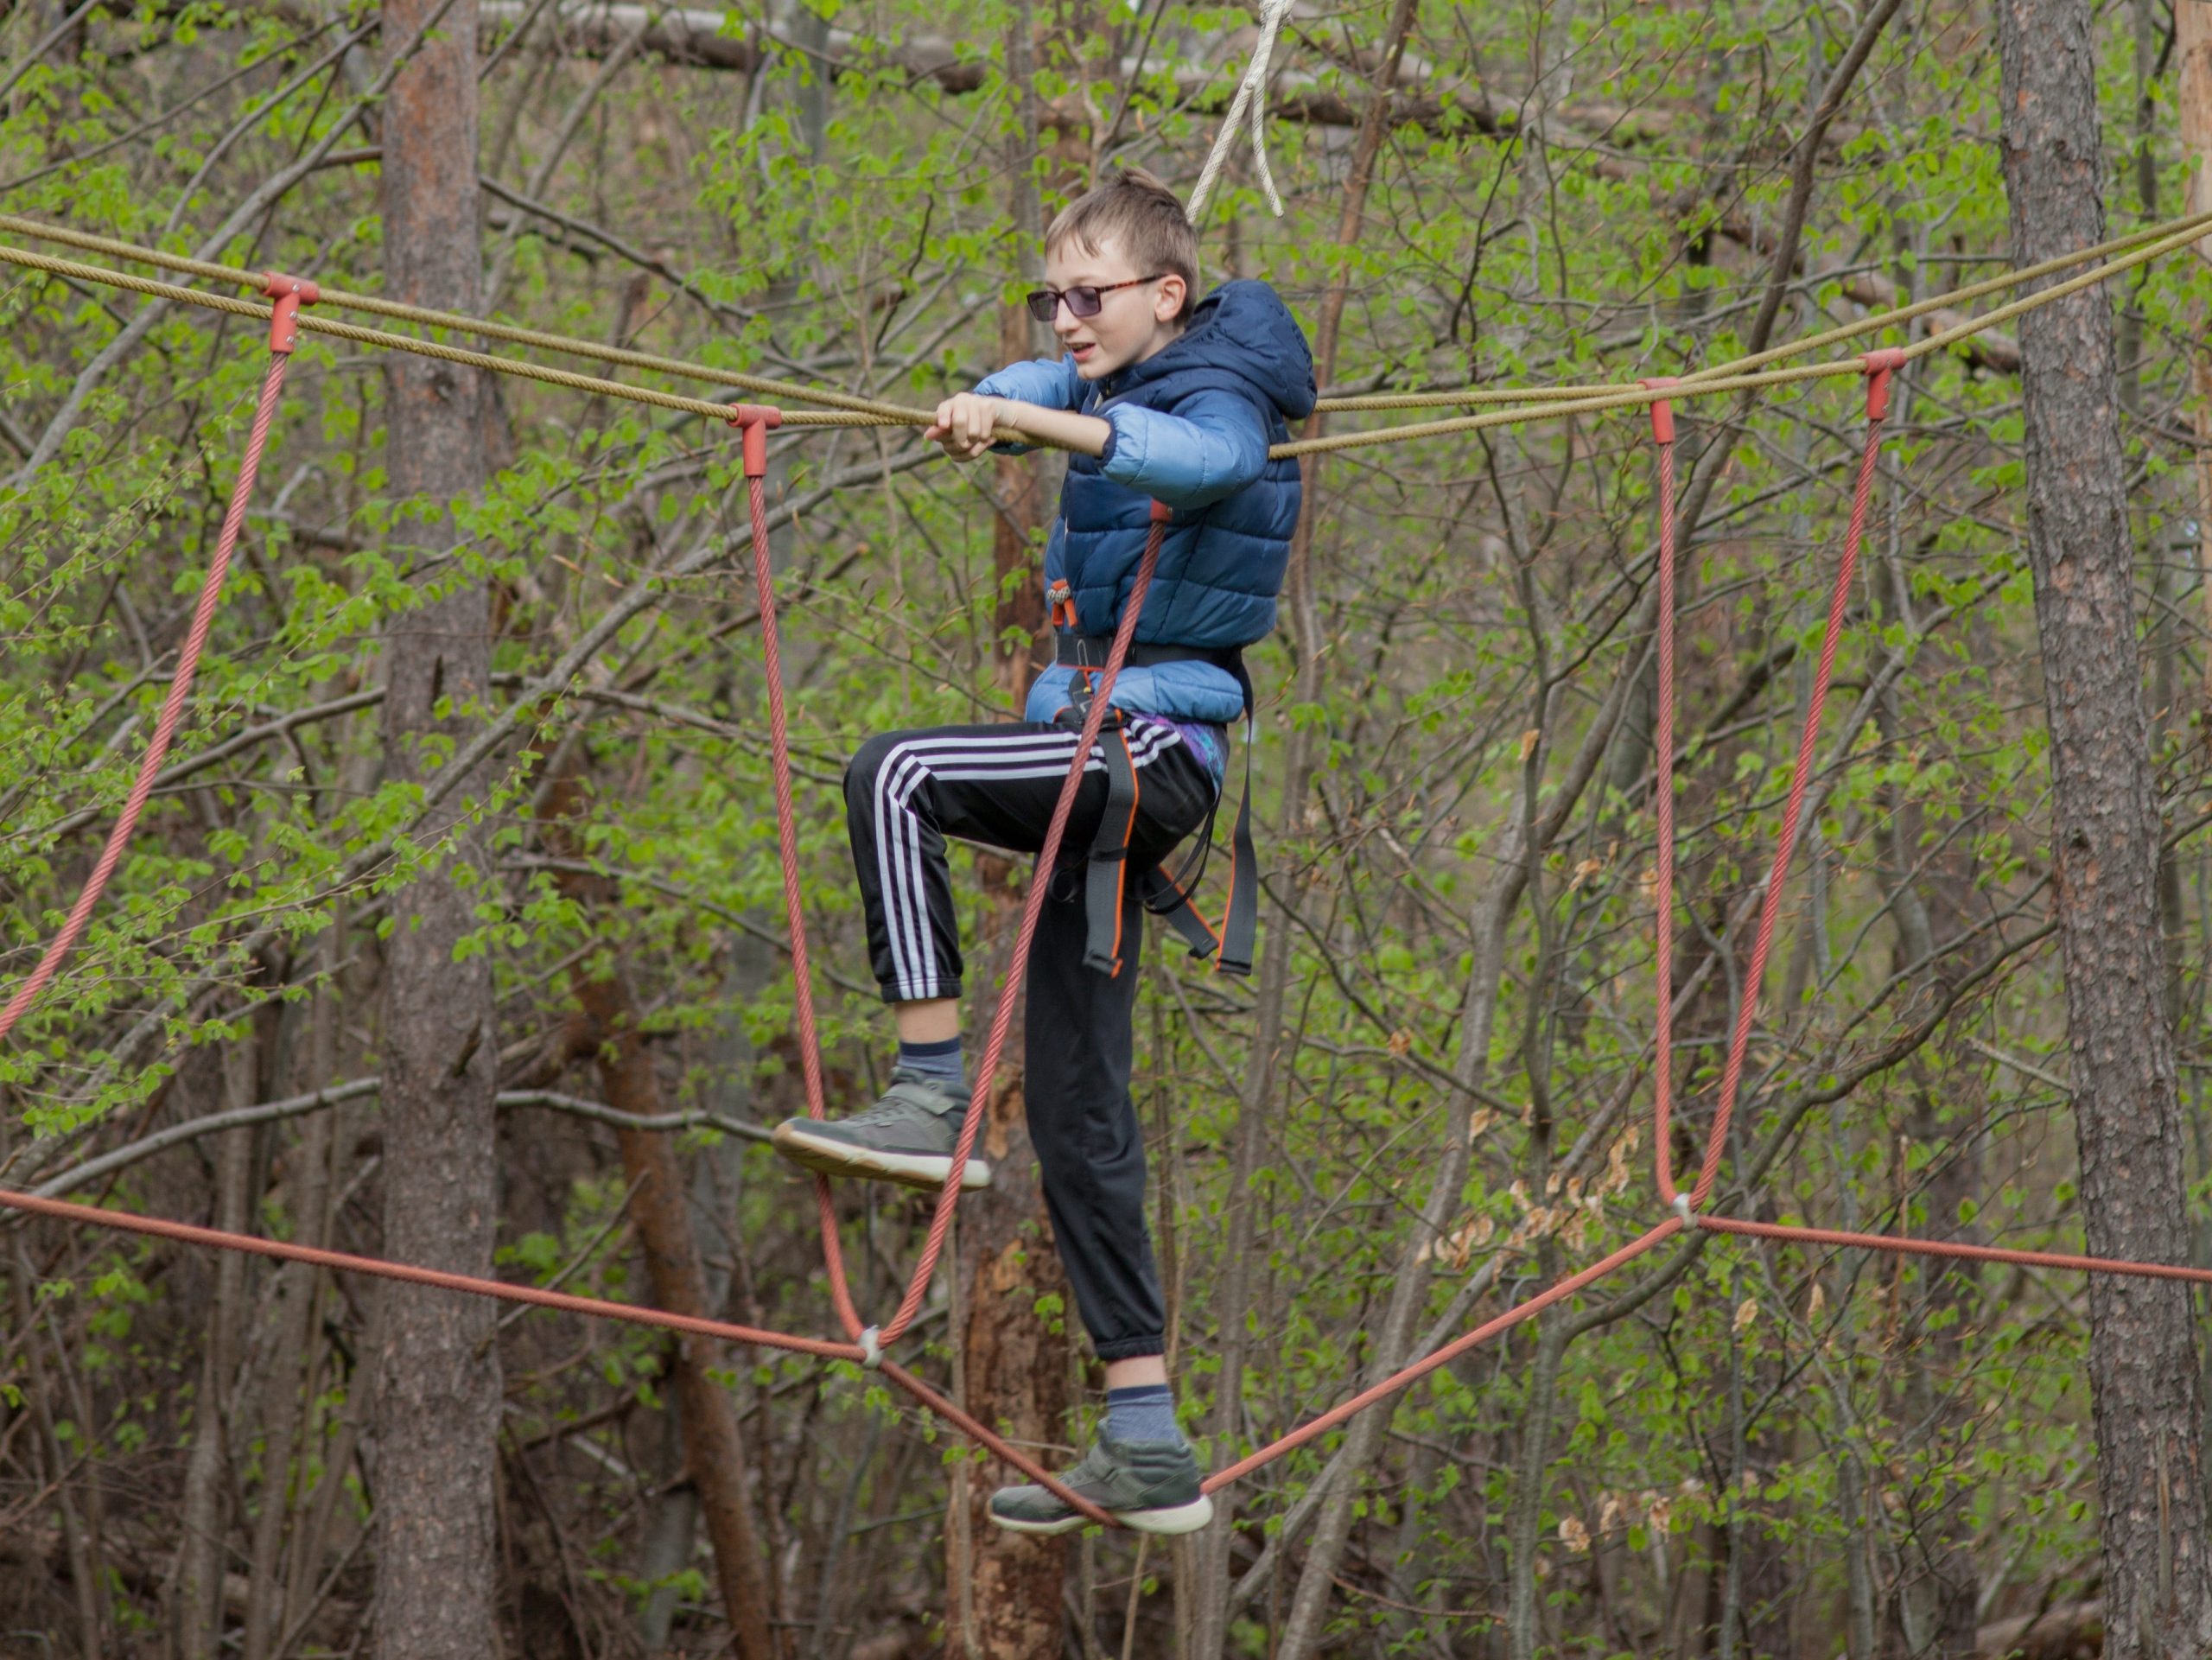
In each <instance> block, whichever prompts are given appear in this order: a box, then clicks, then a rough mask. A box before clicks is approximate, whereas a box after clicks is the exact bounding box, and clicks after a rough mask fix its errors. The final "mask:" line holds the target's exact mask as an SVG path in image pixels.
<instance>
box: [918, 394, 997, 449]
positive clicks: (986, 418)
mask: <svg viewBox="0 0 2212 1660" xmlns="http://www.w3.org/2000/svg"><path fill="white" fill-rule="evenodd" d="M1005 405H1006V400H1005V399H1004V398H983V397H979V396H978V395H977V394H976V393H974V392H957V393H955V394H954V395H953V396H952V397H950V398H946V399H945V400H944V402H943V403H942V404H938V406H937V418H936V419H935V420H934V421H933V422H932V423H931V424H930V426H929V427H928V429H926V430H925V431H924V432H923V434H922V436H923V437H925V438H927V439H931V440H933V441H934V442H938V443H940V444H942V445H944V453H945V454H946V455H950V456H951V457H952V459H953V460H955V461H974V460H975V459H976V457H977V456H979V455H982V454H983V453H984V452H985V451H986V450H988V449H989V448H990V447H991V442H992V440H991V429H993V428H994V427H995V426H997V425H998V424H999V420H1000V416H1001V410H1003V409H1004V408H1005Z"/></svg>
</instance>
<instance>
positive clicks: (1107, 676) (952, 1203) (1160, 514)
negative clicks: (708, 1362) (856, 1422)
mask: <svg viewBox="0 0 2212 1660" xmlns="http://www.w3.org/2000/svg"><path fill="white" fill-rule="evenodd" d="M1168 517H1169V515H1168V511H1167V508H1166V506H1165V505H1164V504H1162V503H1160V502H1157V501H1155V502H1154V503H1153V504H1152V531H1151V533H1150V534H1149V535H1148V536H1147V537H1146V538H1145V544H1144V557H1142V558H1141V559H1140V560H1139V561H1138V562H1137V569H1136V576H1135V578H1134V579H1133V580H1132V581H1131V582H1130V583H1129V595H1128V599H1127V600H1125V601H1123V602H1122V620H1121V625H1120V626H1118V627H1117V628H1116V629H1115V631H1114V645H1113V648H1112V649H1111V650H1110V651H1109V652H1107V654H1106V666H1105V667H1104V668H1103V669H1102V670H1101V671H1099V674H1098V682H1097V684H1096V686H1095V687H1094V688H1093V689H1092V690H1091V694H1090V709H1089V710H1088V711H1087V712H1086V713H1085V714H1084V719H1083V735H1082V736H1081V737H1080V738H1079V739H1078V740H1077V742H1076V747H1075V758H1074V759H1073V760H1071V761H1070V762H1069V763H1068V773H1067V776H1066V777H1065V778H1064V779H1061V780H1060V795H1059V799H1058V801H1056V802H1055V803H1053V805H1052V824H1051V825H1050V826H1049V827H1047V829H1046V831H1045V845H1044V848H1043V849H1042V850H1041V851H1040V852H1039V854H1038V855H1037V865H1036V868H1035V870H1034V872H1033V874H1032V875H1031V876H1030V879H1029V891H1028V893H1027V894H1025V895H1023V897H1022V905H1021V927H1020V932H1017V933H1016V934H1015V935H1014V951H1013V952H1012V954H1011V955H1010V956H1009V957H1007V970H1006V985H1005V987H1004V989H1001V991H1000V993H999V1000H998V1005H997V1007H996V1008H995V1009H994V1010H993V1011H992V1014H991V1035H990V1038H989V1040H988V1041H987V1042H986V1043H985V1044H984V1046H983V1060H982V1065H980V1066H978V1067H977V1068H976V1086H975V1091H974V1093H973V1094H972V1095H970V1096H969V1101H968V1116H967V1118H966V1120H965V1121H964V1122H963V1123H962V1124H961V1126H960V1144H959V1145H958V1146H957V1147H956V1148H954V1149H953V1153H952V1170H951V1173H950V1174H949V1175H948V1176H946V1178H945V1182H944V1191H943V1192H941V1193H938V1198H937V1210H936V1211H935V1212H934V1213H933V1214H932V1215H931V1218H930V1233H929V1237H928V1239H927V1240H925V1242H924V1243H923V1245H922V1255H921V1260H920V1261H919V1262H917V1263H915V1265H914V1273H913V1277H912V1279H910V1280H909V1281H908V1282H906V1296H905V1298H904V1299H902V1300H901V1301H900V1302H899V1308H898V1312H897V1313H894V1314H893V1315H892V1317H891V1320H890V1323H889V1324H887V1326H884V1328H883V1336H882V1339H881V1341H883V1342H885V1343H893V1342H895V1341H897V1340H898V1339H899V1336H900V1334H901V1333H903V1332H905V1331H906V1328H907V1327H908V1326H911V1325H912V1324H913V1320H914V1316H915V1315H916V1314H918V1313H920V1312H921V1307H922V1299H923V1297H924V1296H925V1295H926V1294H928V1291H929V1284H930V1276H931V1274H933V1273H935V1272H936V1269H937V1259H938V1253H939V1252H940V1251H941V1250H944V1236H945V1231H946V1230H947V1229H949V1228H950V1226H951V1225H952V1213H953V1210H954V1208H955V1207H956V1206H957V1205H958V1204H959V1203H960V1176H961V1172H962V1171H963V1170H965V1169H966V1168H967V1166H968V1154H969V1151H970V1150H971V1149H972V1148H974V1147H975V1145H976V1132H977V1131H979V1130H980V1129H982V1126H983V1119H984V1116H985V1115H986V1114H987V1113H988V1110H989V1108H988V1103H989V1101H990V1098H991V1083H992V1080H993V1079H994V1078H996V1077H997V1076H998V1069H999V1059H1000V1057H1001V1055H1002V1054H1003V1053H1005V1050H1006V1040H1007V1032H1008V1031H1009V1030H1010V1029H1011V1028H1012V1027H1013V1025H1014V999H1015V998H1017V997H1019V996H1020V995H1021V982H1022V976H1023V974H1024V971H1025V970H1027V967H1028V964H1029V947H1030V943H1031V942H1032V941H1033V939H1035V938H1036V937H1037V919H1038V918H1039V916H1040V915H1041V914H1042V913H1043V912H1044V909H1045V896H1046V893H1047V892H1048V891H1049V889H1050V888H1051V887H1052V872H1053V871H1054V870H1055V869H1056V868H1058V860H1059V856H1060V843H1061V842H1062V841H1063V840H1064V839H1065V836H1066V833H1067V827H1068V816H1069V814H1070V813H1071V812H1072V811H1074V809H1075V798H1076V792H1077V790H1078V789H1079V788H1081V787H1082V784H1083V771H1084V766H1085V765H1086V764H1087V763H1088V762H1089V760H1090V751H1091V748H1092V747H1093V746H1094V745H1096V743H1097V741H1098V735H1099V733H1100V731H1101V730H1102V729H1103V727H1104V725H1105V721H1106V711H1107V709H1108V708H1109V704H1110V703H1111V700H1112V697H1113V695H1114V682H1115V681H1116V679H1117V678H1118V677H1120V675H1121V672H1122V664H1123V663H1124V662H1126V661H1127V660H1128V655H1129V642H1130V641H1131V640H1133V639H1135V638H1136V631H1137V618H1138V616H1139V615H1140V614H1141V613H1142V612H1143V610H1144V596H1145V595H1146V593H1147V591H1148V590H1149V589H1150V588H1151V587H1152V574H1153V572H1154V570H1155V569H1158V568H1159V564H1160V544H1161V543H1162V542H1164V541H1165V540H1166V536H1167V521H1168Z"/></svg>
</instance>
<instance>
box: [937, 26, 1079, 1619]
mask: <svg viewBox="0 0 2212 1660" xmlns="http://www.w3.org/2000/svg"><path fill="white" fill-rule="evenodd" d="M1035 28H1036V23H1035V18H1034V14H1033V9H1032V8H1031V7H1030V6H1029V5H1027V4H1021V5H1017V6H1015V7H1014V8H1013V9H1012V11H1011V13H1010V15H1009V16H1008V19H1007V37H1006V47H1007V74H1008V76H1009V78H1010V79H1011V80H1012V81H1013V83H1014V86H1017V87H1020V89H1021V99H1022V111H1021V119H1020V124H1019V125H1017V126H1016V127H1015V129H1014V131H1013V132H1012V134H1010V135H1009V138H1008V143H1007V159H1008V162H1009V163H1010V165H1009V167H1008V169H1007V173H1008V176H1009V178H1010V179H1011V181H1012V200H1010V201H1009V203H1008V204H1007V207H1008V212H1007V218H1008V219H1009V220H1010V221H1011V223H1012V224H1013V226H1014V232H1015V234H1016V236H1017V238H1018V239H1019V241H1018V246H1019V249H1020V261H1021V267H1022V270H1023V273H1024V274H1025V275H1026V276H1030V277H1035V276H1037V275H1038V274H1039V270H1040V268H1039V265H1038V264H1037V260H1038V258H1039V245H1040V243H1041V241H1042V239H1043V234H1044V208H1043V203H1042V202H1041V200H1039V194H1038V188H1037V182H1036V176H1035V175H1034V174H1033V172H1032V171H1031V169H1030V163H1031V161H1032V159H1033V157H1034V156H1036V154H1037V149H1038V144H1039V130H1038V122H1037V99H1036V93H1035V67H1034V65H1035V59H1036V57H1037V55H1038V54H1037V45H1036V37H1035V33H1034V30H1035ZM1061 137H1062V147H1056V150H1057V153H1056V155H1055V156H1054V162H1055V171H1056V174H1057V175H1058V176H1057V177H1056V178H1055V180H1054V183H1055V184H1056V186H1058V188H1062V189H1066V188H1069V187H1071V185H1076V184H1077V183H1078V182H1079V175H1074V174H1073V173H1072V172H1071V169H1070V168H1069V166H1068V155H1067V152H1066V151H1065V148H1064V146H1065V138H1066V135H1065V134H1063V135H1061ZM1003 317H1004V321H1003V323H1002V325H1001V329H1000V335H999V355H1000V357H1001V359H1004V360H1006V361H1008V362H1012V361H1014V360H1016V359H1021V358H1027V357H1029V356H1032V355H1033V354H1034V353H1035V352H1036V351H1037V349H1038V342H1037V340H1036V339H1035V337H1034V334H1033V331H1032V330H1031V328H1030V326H1029V318H1028V314H1027V313H1026V312H1025V311H1023V310H1022V309H1021V308H1020V307H1018V306H1009V307H1007V308H1006V309H1005V311H1004V313H1003ZM1046 464H1048V463H1046V462H1045V461H1044V460H1043V458H1041V457H1038V456H1023V457H1015V458H1011V459H1002V460H1001V461H998V463H997V464H996V467H995V483H996V485H997V488H998V493H999V512H998V513H997V515H996V517H995V519H994V522H993V525H992V532H991V569H992V575H993V576H994V577H995V580H996V582H997V592H998V606H997V620H998V633H997V648H996V663H995V669H996V674H997V678H998V683H999V690H1000V691H1001V694H1002V696H1004V698H1005V700H1006V702H1007V703H1008V704H1009V705H1010V706H1011V707H1013V708H1014V709H1017V710H1018V709H1020V708H1021V707H1022V704H1023V703H1024V702H1025V700H1026V699H1027V696H1028V694H1029V684H1030V682H1031V680H1032V679H1033V677H1035V675H1036V665H1035V661H1034V657H1035V650H1034V648H1035V644H1036V641H1037V639H1038V637H1039V634H1040V633H1041V632H1042V630H1043V628H1044V626H1045V600H1044V584H1043V579H1042V574H1041V572H1040V571H1039V568H1038V551H1039V550H1038V547H1037V540H1038V531H1039V529H1040V528H1041V527H1042V525H1043V524H1044V520H1045V502H1046V499H1047V498H1046V489H1047V488H1048V487H1049V483H1050V477H1049V475H1048V474H1046V473H1044V472H1043V471H1041V470H1040V469H1041V467H1043V466H1045V465H1046ZM1008 642H1012V643H1011V644H1009V643H1008ZM1013 872H1014V867H1013V866H1012V865H1011V864H1010V863H1008V862H1004V861H1001V860H986V861H984V862H982V875H983V882H984V888H985V892H986V894H987V896H988V899H989V900H990V906H991V919H992V934H993V938H992V939H991V940H990V941H989V942H988V944H986V943H985V942H982V941H978V942H977V944H976V957H978V958H979V959H980V958H982V957H984V955H985V953H986V951H989V952H990V953H991V954H992V955H993V957H994V958H995V955H996V953H997V952H998V951H1000V950H1001V949H1002V942H1003V941H1004V940H1006V939H1007V938H1009V937H1010V933H1009V931H1010V929H1011V928H1012V926H1013V925H1014V923H1015V922H1016V921H1017V920H1018V919H1019V917H1020V906H1021V895H1020V893H1019V891H1018V890H1017V889H1016V888H1015V887H1014V883H1013V881H1012V877H1013ZM976 981H977V983H978V984H987V983H988V979H987V976H980V975H979V976H976ZM1016 992H1017V989H1016V988H1014V987H1012V986H1007V987H1006V988H1003V989H1001V991H1000V993H999V995H1001V996H1012V995H1016ZM983 1007H985V1005H983V1004H982V1003H981V1002H979V1003H978V1012H979V1014H980V1013H981V1011H982V1008H983ZM1022 1041H1023V1016H1022V1014H1020V1012H1019V1011H1017V1013H1016V1015H1015V1018H1014V1025H1013V1026H1012V1027H1010V1028H1009V1029H1008V1031H1007V1053H1008V1054H1009V1055H1019V1054H1020V1053H1022V1047H1021V1046H1022ZM988 1112H989V1116H988V1120H987V1121H986V1122H985V1123H984V1126H983V1129H982V1141H981V1142H980V1143H979V1145H981V1146H982V1148H984V1151H985V1152H986V1154H988V1157H989V1159H990V1161H991V1167H992V1169H993V1171H994V1172H995V1174H994V1175H993V1177H992V1180H991V1186H989V1187H988V1188H986V1189H985V1190H983V1191H982V1193H970V1194H969V1195H968V1196H967V1197H966V1198H965V1199H962V1200H961V1202H960V1228H959V1231H958V1235H957V1250H956V1252H955V1253H954V1255H955V1256H956V1259H957V1260H956V1262H955V1265H954V1269H953V1271H954V1272H955V1273H956V1274H957V1275H959V1276H960V1288H961V1296H960V1298H959V1299H958V1301H957V1302H956V1303H955V1305H954V1308H955V1317H956V1319H957V1320H958V1321H959V1322H960V1327H959V1329H958V1330H957V1331H956V1332H955V1333H954V1341H955V1342H957V1343H958V1344H959V1345H962V1355H963V1374H962V1378H961V1382H962V1386H963V1388H962V1392H963V1400H962V1402H961V1404H962V1405H963V1406H964V1407H965V1408H966V1409H968V1410H969V1412H972V1413H974V1414H975V1415H976V1416H977V1417H978V1418H980V1419H982V1421H984V1422H985V1423H988V1424H993V1425H995V1426H997V1427H998V1428H999V1429H1000V1430H1001V1431H1002V1432H1003V1433H1004V1434H1007V1435H1009V1436H1010V1437H1012V1438H1013V1439H1014V1441H1016V1442H1018V1443H1023V1444H1027V1445H1029V1446H1033V1447H1034V1446H1044V1447H1050V1446H1054V1445H1057V1444H1058V1442H1059V1441H1061V1440H1062V1438H1063V1437H1064V1436H1065V1434H1066V1422H1067V1410H1068V1404H1069V1387H1068V1385H1069V1366H1068V1353H1067V1350H1068V1344H1069V1342H1070V1341H1071V1340H1073V1341H1077V1342H1080V1341H1081V1340H1082V1339H1081V1338H1080V1336H1079V1335H1077V1332H1079V1330H1080V1328H1079V1327H1078V1326H1076V1324H1075V1322H1074V1321H1073V1320H1072V1319H1071V1320H1068V1321H1067V1322H1066V1326H1067V1328H1068V1335H1066V1336H1062V1335H1059V1334H1058V1333H1055V1332H1051V1331H1049V1330H1047V1329H1046V1323H1045V1321H1044V1320H1043V1318H1042V1317H1041V1316H1039V1314H1038V1313H1037V1312H1036V1309H1037V1302H1038V1300H1039V1298H1040V1297H1043V1296H1046V1295H1052V1296H1056V1297H1058V1299H1059V1301H1060V1302H1061V1303H1062V1305H1063V1306H1065V1305H1066V1303H1067V1301H1068V1293H1067V1279H1066V1276H1065V1274H1064V1273H1063V1272H1062V1271H1061V1269H1060V1259H1059V1255H1058V1251H1057V1250H1055V1249H1054V1248H1053V1243H1052V1224H1051V1222H1050V1221H1049V1220H1048V1219H1047V1218H1046V1212H1045V1200H1044V1193H1043V1191H1042V1189H1041V1188H1040V1187H1039V1185H1038V1181H1037V1160H1036V1155H1035V1154H1033V1153H1032V1152H1031V1150H1030V1145H1029V1128H1028V1106H1027V1093H1026V1091H1025V1090H1024V1087H1023V1081H1022V1078H1021V1075H1020V1072H1019V1071H1018V1070H1017V1069H1015V1068H1014V1067H1013V1065H1012V1064H1011V1063H1008V1065H1007V1071H1006V1072H1002V1073H1001V1081H1000V1084H999V1085H998V1087H996V1088H995V1089H994V1090H993V1091H992V1092H991V1098H990V1103H989V1107H988ZM1022 1479H1026V1478H1023V1477H1020V1476H1019V1475H1017V1474H1015V1473H1014V1472H1013V1471H1010V1470H1008V1469H1007V1468H1006V1467H1005V1466H1002V1465H1001V1464H999V1463H998V1462H997V1461H996V1460H984V1461H982V1462H980V1463H977V1464H974V1465H971V1466H967V1479H965V1480H963V1481H960V1482H956V1483H955V1484H954V1486H953V1493H952V1503H953V1504H955V1505H956V1506H964V1507H965V1512H966V1513H965V1515H964V1516H961V1517H950V1518H948V1521H947V1525H946V1528H945V1561H946V1567H947V1574H948V1585H947V1592H948V1594H947V1595H946V1597H945V1600H944V1607H945V1624H946V1631H945V1650H944V1651H945V1653H946V1654H947V1655H948V1656H950V1657H959V1660H969V1657H975V1660H1027V1657H1028V1656H1031V1655H1052V1654H1058V1652H1059V1651H1060V1638H1061V1631H1062V1627H1063V1625H1064V1623H1065V1618H1066V1617H1065V1613H1064V1612H1063V1611H1062V1601H1063V1592H1064V1588H1065V1586H1066V1584H1067V1580H1068V1571H1067V1570H1068V1561H1069V1552H1070V1546H1071V1541H1070V1540H1068V1539H1066V1538H1038V1537H1034V1536H1027V1535H1023V1534H1018V1533H1009V1532H1007V1530H1005V1529H1003V1528H1000V1527H997V1526H995V1525H994V1524H993V1523H992V1522H991V1520H990V1517H989V1516H988V1504H989V1501H990V1495H991V1490H992V1489H993V1488H994V1487H995V1486H996V1485H998V1484H999V1483H1000V1482H1001V1481H1009V1480H1015V1481H1018V1480H1022ZM963 1572H964V1574H966V1583H965V1587H964V1588H963V1587H960V1586H957V1585H955V1584H953V1583H951V1578H952V1576H954V1575H958V1574H963Z"/></svg>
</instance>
